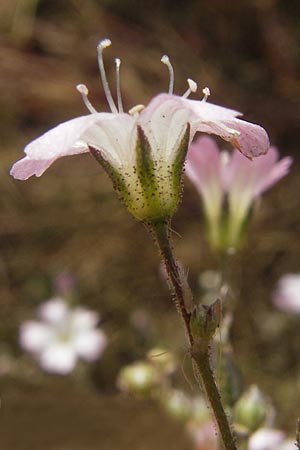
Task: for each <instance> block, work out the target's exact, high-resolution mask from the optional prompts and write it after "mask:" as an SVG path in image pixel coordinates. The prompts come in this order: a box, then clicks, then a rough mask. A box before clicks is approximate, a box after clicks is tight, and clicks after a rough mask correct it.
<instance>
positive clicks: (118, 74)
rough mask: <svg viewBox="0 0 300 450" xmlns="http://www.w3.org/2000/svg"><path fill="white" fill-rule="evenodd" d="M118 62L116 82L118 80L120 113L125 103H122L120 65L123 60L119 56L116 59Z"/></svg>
mask: <svg viewBox="0 0 300 450" xmlns="http://www.w3.org/2000/svg"><path fill="white" fill-rule="evenodd" d="M115 63H116V82H117V101H118V110H119V113H122V112H123V111H124V110H123V103H122V96H121V87H120V65H121V60H120V59H119V58H116V59H115Z"/></svg>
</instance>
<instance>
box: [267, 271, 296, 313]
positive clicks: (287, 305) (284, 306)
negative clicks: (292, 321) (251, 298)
mask: <svg viewBox="0 0 300 450" xmlns="http://www.w3.org/2000/svg"><path fill="white" fill-rule="evenodd" d="M273 302H274V305H275V306H277V308H279V309H281V310H283V311H286V312H289V313H296V314H299V313H300V274H296V273H289V274H286V275H283V276H282V277H281V278H280V280H279V281H278V286H277V289H276V290H275V292H274V293H273Z"/></svg>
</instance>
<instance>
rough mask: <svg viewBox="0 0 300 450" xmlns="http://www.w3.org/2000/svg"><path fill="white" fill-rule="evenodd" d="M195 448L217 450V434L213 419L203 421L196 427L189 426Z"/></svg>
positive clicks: (197, 449) (196, 449)
mask: <svg viewBox="0 0 300 450" xmlns="http://www.w3.org/2000/svg"><path fill="white" fill-rule="evenodd" d="M188 430H189V433H190V436H191V437H192V440H193V441H194V448H195V450H218V449H219V436H218V432H217V426H216V425H215V424H214V423H213V421H207V422H204V423H202V424H200V425H198V426H197V427H195V426H194V425H193V426H192V427H189V429H188Z"/></svg>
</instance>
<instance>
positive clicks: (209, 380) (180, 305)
mask: <svg viewBox="0 0 300 450" xmlns="http://www.w3.org/2000/svg"><path fill="white" fill-rule="evenodd" d="M148 227H149V228H150V230H151V232H152V233H153V234H154V237H155V240H156V243H157V245H158V248H159V250H160V254H161V257H162V260H163V262H164V264H165V268H166V271H167V274H168V277H169V282H170V285H171V288H172V291H173V293H174V296H175V300H176V306H177V309H178V311H179V313H180V315H181V317H182V319H183V322H184V325H185V330H186V333H187V336H188V340H189V345H190V354H191V357H192V360H193V362H194V366H195V375H196V378H197V379H198V380H199V381H200V380H201V381H202V384H203V385H204V388H205V391H206V394H207V398H208V400H209V402H210V405H211V407H212V410H213V412H214V415H215V418H216V421H217V423H218V426H219V429H220V434H221V436H222V440H223V443H224V447H225V449H226V450H237V447H236V444H235V439H234V436H233V433H232V431H231V428H230V425H229V422H228V418H227V416H226V413H225V411H224V408H223V405H222V402H221V397H220V393H219V390H218V387H217V385H216V382H215V379H214V375H213V371H212V368H211V366H210V359H209V351H208V348H206V349H205V350H203V349H202V348H201V345H200V347H199V345H198V342H197V339H196V341H195V337H194V335H193V332H192V329H191V318H192V303H191V298H190V297H189V293H190V290H189V289H188V285H187V280H186V278H185V276H184V273H183V271H182V269H181V267H180V266H179V265H178V263H177V262H176V259H175V258H174V255H173V251H172V247H171V244H170V231H169V224H168V223H167V222H156V223H152V224H148ZM199 378H200V379H199Z"/></svg>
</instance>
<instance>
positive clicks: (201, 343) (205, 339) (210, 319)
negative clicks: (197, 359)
mask: <svg viewBox="0 0 300 450" xmlns="http://www.w3.org/2000/svg"><path fill="white" fill-rule="evenodd" d="M220 309H221V303H220V300H219V299H217V300H216V301H215V302H214V303H212V304H211V305H210V306H205V305H200V306H196V307H195V308H194V311H193V313H192V316H191V322H190V325H191V333H192V336H193V339H194V351H195V352H196V353H197V352H200V353H205V352H206V351H207V349H208V346H209V344H210V342H211V340H212V338H213V336H214V334H215V332H216V330H217V328H218V326H219V323H220V314H221V313H220Z"/></svg>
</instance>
